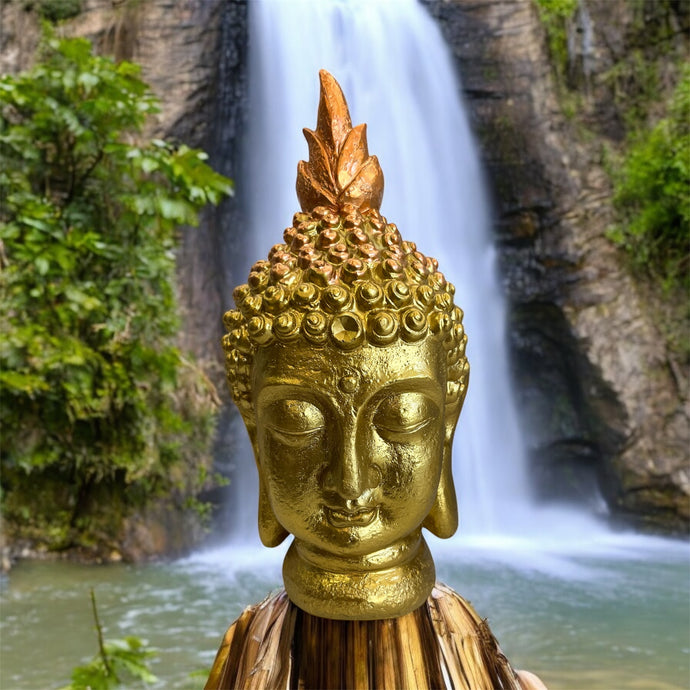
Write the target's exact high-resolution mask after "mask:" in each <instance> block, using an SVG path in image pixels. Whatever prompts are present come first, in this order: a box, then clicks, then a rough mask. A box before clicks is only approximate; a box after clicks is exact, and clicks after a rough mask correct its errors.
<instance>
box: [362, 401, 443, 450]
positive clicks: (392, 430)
mask: <svg viewBox="0 0 690 690" xmlns="http://www.w3.org/2000/svg"><path fill="white" fill-rule="evenodd" d="M438 414H439V409H438V406H437V405H436V403H434V402H433V401H432V400H430V399H429V398H428V397H427V396H426V395H424V394H423V393H414V392H411V391H410V392H404V393H395V394H393V395H390V396H387V397H386V398H384V399H383V400H382V401H381V403H379V406H378V407H377V409H376V412H375V413H374V426H375V427H376V430H377V432H378V433H379V435H380V436H382V437H383V438H385V439H386V440H388V441H400V442H404V441H406V440H409V438H408V437H409V436H410V435H412V434H414V433H416V432H418V431H422V430H423V429H424V428H425V427H427V426H428V425H429V424H431V422H433V421H434V420H435V419H437V418H438Z"/></svg>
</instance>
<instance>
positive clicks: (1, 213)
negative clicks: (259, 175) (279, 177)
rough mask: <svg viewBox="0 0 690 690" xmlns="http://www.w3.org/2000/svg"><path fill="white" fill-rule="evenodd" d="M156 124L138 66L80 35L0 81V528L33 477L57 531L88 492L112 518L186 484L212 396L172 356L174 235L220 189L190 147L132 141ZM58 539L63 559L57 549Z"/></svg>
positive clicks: (201, 445) (195, 372)
mask: <svg viewBox="0 0 690 690" xmlns="http://www.w3.org/2000/svg"><path fill="white" fill-rule="evenodd" d="M157 111H158V106H157V101H156V99H155V97H154V96H153V95H152V94H151V92H150V90H149V89H148V87H147V85H146V84H145V83H144V82H143V81H142V80H141V79H140V77H139V68H138V67H137V66H135V65H133V64H131V63H128V62H121V63H120V64H115V63H113V62H112V61H111V60H109V59H106V58H103V57H97V56H94V55H92V52H91V45H90V43H89V42H88V41H86V40H85V39H70V40H57V39H55V38H53V37H52V36H50V35H48V36H46V38H45V39H44V41H43V44H42V47H41V49H40V60H39V62H38V64H37V65H36V66H35V67H34V68H33V69H32V70H31V71H30V72H27V73H24V74H21V75H19V76H16V77H14V76H5V77H2V78H1V79H0V159H1V161H2V163H1V164H0V199H1V200H2V204H1V205H0V241H1V242H2V243H3V244H2V246H1V247H0V263H1V264H2V267H3V270H2V272H1V273H0V330H1V331H2V333H3V338H2V341H1V342H0V423H1V424H2V427H3V446H2V454H1V456H0V459H1V461H2V470H3V472H2V482H3V489H4V490H5V491H6V496H7V498H8V500H7V501H5V505H4V511H5V516H6V517H8V518H9V519H10V522H12V518H14V522H15V523H17V522H18V521H21V520H22V519H23V518H22V516H21V515H20V514H12V511H18V510H19V508H20V505H21V502H19V501H17V500H14V501H13V500H12V498H11V493H12V491H15V497H16V496H17V495H18V494H19V492H20V490H21V489H22V488H23V489H24V490H25V491H24V494H25V495H31V494H32V493H33V495H36V492H35V490H34V488H33V487H36V486H40V484H37V481H38V480H39V479H41V480H46V481H53V482H54V483H56V485H58V486H60V487H62V492H63V495H62V496H61V498H60V499H59V501H58V497H57V494H55V495H54V496H53V498H55V500H56V501H57V503H58V504H57V505H52V506H49V507H48V508H47V511H46V518H47V519H48V520H51V518H50V514H51V513H52V515H53V516H54V520H52V524H53V526H55V525H56V522H55V520H57V524H58V525H60V524H62V526H63V527H65V526H66V527H69V528H76V526H77V522H78V521H79V520H80V519H81V518H83V516H84V515H85V514H88V510H89V507H88V505H89V503H92V504H93V503H94V502H93V501H92V500H90V498H91V496H93V495H94V492H97V490H98V489H99V487H100V488H102V487H104V486H106V487H108V492H109V496H110V498H111V499H112V498H113V496H114V495H115V494H119V495H121V497H122V501H123V503H124V505H125V508H126V506H127V505H129V504H134V503H139V504H141V503H144V502H145V501H146V500H148V498H149V497H150V496H151V495H152V494H155V493H162V492H170V491H171V490H174V489H179V490H180V491H182V492H183V493H185V492H186V494H190V493H192V494H193V493H194V491H195V490H196V489H198V488H199V487H198V486H195V485H194V484H195V482H196V480H195V479H192V480H187V479H185V477H186V476H187V475H186V474H185V472H184V471H183V470H182V469H180V468H181V467H184V466H185V464H187V465H191V466H196V465H197V464H198V462H199V459H200V458H203V456H204V453H205V452H206V451H207V450H208V446H209V443H210V438H211V434H212V429H213V419H214V409H213V408H214V405H213V396H214V391H213V386H212V385H211V384H210V382H209V381H208V380H207V379H206V378H205V377H204V376H203V375H202V374H201V372H200V371H199V369H198V367H197V366H196V364H195V363H194V362H193V361H192V360H191V359H190V358H185V357H183V355H182V353H180V351H179V350H178V349H177V347H176V346H175V336H176V333H177V329H178V327H179V318H178V313H177V305H176V297H175V287H174V286H175V248H176V245H177V240H178V237H177V228H178V227H179V226H180V225H181V224H187V225H195V224H196V223H197V212H198V211H199V210H200V209H201V208H202V207H203V206H204V205H205V204H207V203H208V202H210V203H214V204H215V203H218V202H219V201H220V200H221V199H222V197H223V196H224V195H226V194H229V193H230V192H231V186H230V181H229V180H227V179H226V178H224V177H222V176H221V175H218V174H217V173H215V172H214V171H213V170H212V169H211V168H209V167H208V165H206V163H205V159H206V156H205V154H203V153H202V152H200V151H196V150H192V149H190V148H188V147H187V146H184V145H179V146H174V145H172V144H169V143H167V142H165V141H161V140H158V139H154V140H153V141H143V139H142V137H141V134H140V132H141V129H142V127H143V125H144V123H145V121H146V119H147V118H148V117H149V116H150V115H152V114H154V113H156V112H157ZM187 474H191V476H192V477H196V476H198V472H197V471H196V470H194V471H192V472H191V473H187ZM185 483H186V485H185ZM31 517H33V515H32V516H31ZM30 526H31V525H30V521H29V522H28V523H26V527H27V528H29V527H30ZM58 531H59V532H60V534H61V535H62V537H63V538H62V539H60V540H58V541H57V542H56V543H55V544H54V545H55V546H58V547H60V548H62V547H63V546H65V541H67V542H69V540H70V539H71V538H72V537H69V536H67V537H66V535H65V529H61V530H58ZM69 531H70V530H67V532H69ZM77 531H78V530H77Z"/></svg>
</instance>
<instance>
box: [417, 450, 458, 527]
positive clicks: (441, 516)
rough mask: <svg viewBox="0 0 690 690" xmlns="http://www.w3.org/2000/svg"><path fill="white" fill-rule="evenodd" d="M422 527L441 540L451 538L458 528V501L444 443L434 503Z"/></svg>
mask: <svg viewBox="0 0 690 690" xmlns="http://www.w3.org/2000/svg"><path fill="white" fill-rule="evenodd" d="M422 525H423V526H424V527H426V528H427V529H428V530H429V531H430V532H431V533H432V534H435V535H436V536H437V537H440V538H441V539H448V537H452V536H453V535H454V534H455V530H456V529H457V528H458V501H457V498H456V497H455V485H454V484H453V458H452V452H451V448H450V447H449V446H446V444H445V443H444V446H443V464H442V466H441V479H440V480H439V482H438V490H437V492H436V502H435V503H434V505H433V507H432V509H431V512H430V513H429V514H428V515H427V516H426V519H425V520H424V522H423V523H422Z"/></svg>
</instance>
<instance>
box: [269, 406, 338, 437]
mask: <svg viewBox="0 0 690 690" xmlns="http://www.w3.org/2000/svg"><path fill="white" fill-rule="evenodd" d="M264 424H265V426H266V427H267V428H268V430H269V431H270V432H271V434H272V435H273V436H274V437H275V438H277V439H278V440H279V441H281V442H283V443H287V444H291V445H301V444H304V443H306V442H308V441H309V440H311V439H312V437H313V436H314V435H315V434H317V433H318V432H320V431H321V430H322V429H323V428H324V426H325V421H324V417H323V413H322V412H321V410H320V409H319V408H318V407H317V406H316V405H314V404H313V403H311V402H307V401H306V400H276V401H274V402H273V403H271V405H269V407H268V409H267V410H266V417H265V418H264Z"/></svg>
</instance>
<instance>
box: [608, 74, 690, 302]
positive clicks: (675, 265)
mask: <svg viewBox="0 0 690 690" xmlns="http://www.w3.org/2000/svg"><path fill="white" fill-rule="evenodd" d="M614 185H615V189H614V203H615V205H616V207H617V208H618V211H619V214H620V216H621V222H620V223H619V225H618V226H617V227H616V228H614V229H613V230H612V231H611V233H610V236H611V238H612V239H613V240H614V241H616V242H617V243H619V244H621V245H622V246H623V247H624V248H625V249H626V250H627V251H628V252H629V254H630V256H631V258H632V261H633V266H634V267H635V268H636V269H638V270H644V271H649V272H651V273H652V274H654V275H657V276H660V279H661V281H662V283H663V284H664V285H665V287H666V288H671V287H674V286H681V287H684V288H685V289H688V288H690V66H686V67H685V69H684V70H683V73H682V77H681V79H680V82H679V84H678V86H677V88H676V91H675V93H674V96H673V99H672V101H671V103H670V105H669V107H668V112H667V115H666V117H665V118H664V119H662V120H661V121H659V122H658V123H657V124H656V126H654V127H653V128H652V129H649V130H646V131H644V132H642V133H640V134H637V136H636V139H635V140H634V141H633V143H632V145H631V146H630V148H629V150H628V152H627V154H626V157H625V160H624V161H623V164H622V166H621V167H620V168H619V170H618V171H617V172H614Z"/></svg>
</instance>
